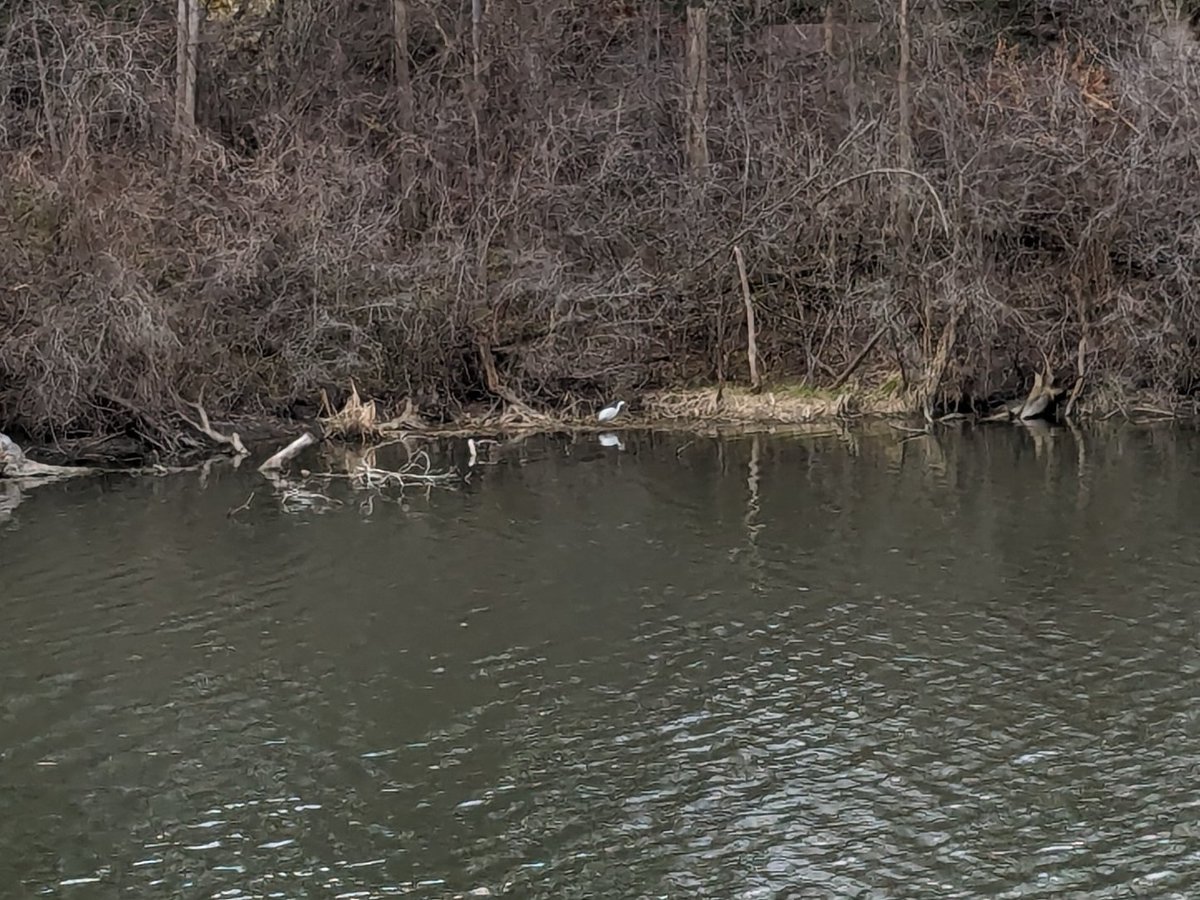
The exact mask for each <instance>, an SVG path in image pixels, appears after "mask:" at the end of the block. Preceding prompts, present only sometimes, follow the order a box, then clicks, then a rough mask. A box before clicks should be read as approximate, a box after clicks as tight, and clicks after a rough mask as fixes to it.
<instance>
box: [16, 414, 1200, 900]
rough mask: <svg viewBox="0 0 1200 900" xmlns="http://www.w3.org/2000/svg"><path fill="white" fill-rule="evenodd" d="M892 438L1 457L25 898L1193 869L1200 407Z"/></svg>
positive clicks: (1176, 881)
mask: <svg viewBox="0 0 1200 900" xmlns="http://www.w3.org/2000/svg"><path fill="white" fill-rule="evenodd" d="M900 437H901V435H898V434H897V435H886V436H881V437H861V438H857V439H854V438H849V437H842V438H835V437H829V438H768V437H761V438H749V437H747V438H741V439H737V440H730V441H727V442H723V443H722V442H718V441H716V440H713V439H708V438H699V439H696V440H695V441H694V442H691V443H689V442H688V440H689V439H687V438H682V437H679V438H676V437H669V438H668V437H662V436H651V435H640V434H631V435H627V436H625V437H624V440H625V446H624V449H623V450H620V449H618V448H616V447H601V446H599V445H598V444H597V443H596V442H595V439H594V437H591V436H589V437H584V438H580V439H579V440H577V441H575V442H573V443H571V442H566V441H554V440H541V441H534V442H530V443H527V444H526V445H525V446H524V447H523V448H510V449H507V450H504V451H502V452H499V453H497V454H496V459H497V460H498V461H499V464H498V465H494V466H487V467H484V468H482V469H481V471H480V472H479V476H478V477H477V478H475V479H474V480H473V482H472V483H471V484H470V485H469V486H468V487H467V488H466V489H464V490H461V491H434V492H432V493H431V494H430V495H428V496H426V495H425V493H423V492H420V491H409V492H408V493H407V496H406V497H405V500H404V503H403V505H401V504H399V503H391V502H385V501H384V500H383V499H382V498H380V499H378V500H377V501H376V502H374V503H373V504H371V505H370V507H369V508H367V507H366V506H364V505H362V504H361V503H360V501H361V500H362V499H363V496H364V495H362V494H354V493H353V492H352V491H351V490H350V488H349V487H348V486H347V485H345V484H334V485H332V486H331V487H330V488H329V489H328V491H327V492H328V493H329V494H330V495H331V496H334V497H336V498H338V499H341V500H343V501H345V502H344V504H343V505H342V506H339V507H336V508H333V509H331V510H328V511H326V512H324V513H322V514H316V513H313V512H303V511H301V512H298V513H286V512H284V511H282V510H281V509H280V508H279V506H278V504H277V503H276V501H275V499H273V498H272V496H271V493H270V491H269V489H268V488H267V487H266V486H265V483H264V482H263V481H262V479H260V478H259V477H258V476H257V475H256V474H255V473H254V472H253V471H245V472H241V471H239V472H234V471H231V470H229V469H228V468H226V467H221V466H218V467H214V469H213V470H212V472H211V473H210V474H209V477H208V479H207V481H206V483H204V484H203V485H202V484H201V481H200V478H199V477H198V476H197V475H182V476H179V477H172V478H165V479H143V480H136V479H128V480H126V479H110V480H106V481H88V482H79V483H69V484H65V485H53V486H47V487H42V488H39V489H37V490H35V491H31V492H29V493H27V494H26V495H25V496H24V497H23V498H22V502H20V503H19V504H18V505H15V508H13V507H14V502H13V496H12V495H11V494H10V495H9V500H8V507H7V509H8V512H6V513H3V515H5V516H7V520H6V521H5V522H3V523H0V812H2V814H0V896H3V897H6V898H7V897H26V896H30V897H35V896H42V895H48V896H62V897H71V898H75V897H78V898H85V897H89V898H90V897H139V898H140V897H205V898H222V900H234V898H250V897H256V898H257V897H264V898H265V897H322V898H324V897H344V898H352V897H353V898H372V897H388V896H409V897H430V898H442V897H446V898H449V897H453V896H454V895H455V894H465V893H466V892H468V891H473V890H474V891H478V892H479V893H482V891H483V889H486V890H487V891H489V892H491V893H492V894H493V895H497V896H499V895H507V896H514V897H537V898H559V897H571V898H574V897H580V898H582V897H612V898H634V897H689V898H690V897H720V898H725V897H728V898H749V897H870V898H874V897H963V898H966V897H983V896H988V897H1018V896H1020V897H1046V898H1049V897H1056V898H1057V897H1114V898H1116V897H1128V896H1135V895H1137V896H1156V897H1173V896H1178V897H1186V896H1193V897H1194V896H1196V895H1197V894H1198V893H1200V802H1198V801H1197V798H1196V793H1195V788H1196V783H1197V780H1196V778H1197V774H1198V773H1197V766H1198V764H1200V719H1198V714H1200V706H1198V705H1197V693H1198V691H1200V687H1198V685H1200V682H1198V677H1200V581H1198V579H1197V573H1198V572H1200V528H1198V526H1197V521H1198V514H1200V478H1198V477H1197V476H1198V475H1200V439H1198V438H1197V437H1196V436H1195V435H1194V434H1192V433H1189V432H1182V431H1175V432H1152V431H1138V430H1134V429H1131V428H1130V429H1124V430H1114V431H1113V432H1111V433H1105V434H1104V435H1099V434H1096V435H1092V436H1089V437H1082V438H1077V437H1075V436H1073V435H1072V433H1071V432H1069V431H1065V430H1064V431H1057V432H1049V433H1045V434H1040V433H1039V434H1031V433H1027V432H1025V431H1022V430H1020V429H1009V428H997V429H992V430H986V431H980V432H975V433H969V434H961V435H960V434H956V433H953V432H952V433H949V434H947V435H946V436H945V437H943V438H942V439H941V440H940V441H939V442H936V443H935V442H933V441H930V440H928V439H917V440H913V441H908V442H906V443H903V444H901V443H900V441H899V438H900ZM456 452H458V453H459V454H460V456H461V453H462V451H461V449H458V450H457V451H456ZM247 468H252V467H247ZM251 491H254V492H255V499H254V500H253V501H252V503H251V505H250V508H249V509H248V510H244V511H242V512H239V513H237V514H236V515H234V516H233V517H232V518H230V517H228V516H227V512H228V510H230V509H231V508H233V507H236V506H238V505H239V504H241V503H242V502H243V501H244V500H245V499H246V498H247V496H248V495H249V494H250V493H251ZM4 496H5V495H4V493H3V492H0V500H2V499H3V498H4ZM2 508H5V507H3V505H2V504H0V509H2Z"/></svg>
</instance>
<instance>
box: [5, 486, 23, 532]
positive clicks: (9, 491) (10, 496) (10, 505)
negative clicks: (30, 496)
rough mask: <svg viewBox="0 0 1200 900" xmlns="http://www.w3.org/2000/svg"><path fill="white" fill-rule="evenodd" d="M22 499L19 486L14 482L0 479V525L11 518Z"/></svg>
mask: <svg viewBox="0 0 1200 900" xmlns="http://www.w3.org/2000/svg"><path fill="white" fill-rule="evenodd" d="M23 499H25V497H24V495H23V494H22V493H21V488H20V487H18V486H17V484H16V483H15V482H12V481H0V525H3V524H4V523H6V522H8V521H9V520H11V519H12V517H13V513H15V512H16V511H17V507H18V506H20V505H21V501H22V500H23Z"/></svg>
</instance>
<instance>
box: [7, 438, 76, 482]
mask: <svg viewBox="0 0 1200 900" xmlns="http://www.w3.org/2000/svg"><path fill="white" fill-rule="evenodd" d="M95 471H97V470H96V469H93V468H91V467H89V466H51V465H48V464H47V463H40V462H34V461H33V460H32V459H30V458H29V457H27V456H26V455H25V451H24V450H22V449H21V448H20V446H19V445H18V444H17V442H16V441H14V440H13V439H12V438H10V437H9V436H8V435H6V434H3V433H0V478H71V477H74V476H76V475H90V474H92V473H93V472H95Z"/></svg>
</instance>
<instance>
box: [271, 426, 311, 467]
mask: <svg viewBox="0 0 1200 900" xmlns="http://www.w3.org/2000/svg"><path fill="white" fill-rule="evenodd" d="M316 442H317V437H316V435H314V434H313V433H312V432H311V431H306V432H304V434H302V435H300V437H298V438H296V439H295V440H294V441H292V442H291V443H290V444H288V445H287V446H286V447H284V448H283V449H282V450H280V451H279V452H278V453H275V454H274V455H273V456H271V457H270V458H269V459H267V461H266V462H264V463H263V464H262V465H261V466H259V467H258V471H260V472H262V473H264V474H265V473H267V472H278V471H279V470H280V469H282V468H283V467H284V465H285V464H286V463H288V462H289V461H290V460H292V459H294V458H295V457H297V456H299V455H300V453H301V452H302V451H304V450H305V449H306V448H308V447H311V446H312V445H313V444H315V443H316Z"/></svg>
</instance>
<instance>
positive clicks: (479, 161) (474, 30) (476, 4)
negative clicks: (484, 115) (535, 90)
mask: <svg viewBox="0 0 1200 900" xmlns="http://www.w3.org/2000/svg"><path fill="white" fill-rule="evenodd" d="M471 95H472V98H473V99H472V101H471V122H472V124H473V125H474V128H475V157H476V159H475V165H476V172H477V174H482V166H483V128H482V126H481V125H480V122H479V107H480V105H481V104H482V102H483V95H484V90H483V0H471Z"/></svg>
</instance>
